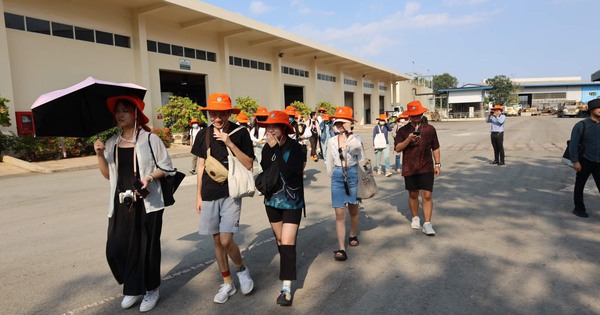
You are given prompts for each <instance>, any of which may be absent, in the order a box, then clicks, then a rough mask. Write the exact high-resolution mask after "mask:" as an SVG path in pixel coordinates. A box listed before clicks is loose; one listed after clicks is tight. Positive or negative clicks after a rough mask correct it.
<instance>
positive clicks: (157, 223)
mask: <svg viewBox="0 0 600 315" xmlns="http://www.w3.org/2000/svg"><path fill="white" fill-rule="evenodd" d="M115 203H116V204H115V212H114V213H113V215H112V217H111V218H109V219H108V235H107V236H108V237H107V240H106V259H107V261H108V265H109V266H110V270H111V271H112V274H113V276H114V277H115V280H117V282H118V283H119V284H123V294H124V295H144V294H146V291H152V290H154V289H156V288H158V286H159V285H160V279H161V278H160V261H161V250H160V234H161V230H162V216H163V212H164V210H159V211H155V212H150V213H146V210H145V209H144V204H143V202H142V201H141V200H139V201H138V202H136V203H135V206H134V207H133V208H132V209H131V210H129V209H128V207H126V206H125V205H124V204H120V203H119V201H118V200H116V201H115Z"/></svg>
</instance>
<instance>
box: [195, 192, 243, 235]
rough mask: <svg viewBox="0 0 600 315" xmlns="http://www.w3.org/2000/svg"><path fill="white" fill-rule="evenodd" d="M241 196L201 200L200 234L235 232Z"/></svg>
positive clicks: (238, 219) (238, 220)
mask: <svg viewBox="0 0 600 315" xmlns="http://www.w3.org/2000/svg"><path fill="white" fill-rule="evenodd" d="M241 208H242V198H237V199H233V198H230V197H227V198H221V199H217V200H212V201H204V200H203V201H202V209H201V211H200V227H199V229H198V233H199V234H200V235H214V234H218V233H236V232H237V231H238V228H239V225H240V214H241Z"/></svg>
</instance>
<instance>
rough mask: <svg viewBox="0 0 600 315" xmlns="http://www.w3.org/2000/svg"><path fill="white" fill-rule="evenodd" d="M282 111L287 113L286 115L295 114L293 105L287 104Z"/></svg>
mask: <svg viewBox="0 0 600 315" xmlns="http://www.w3.org/2000/svg"><path fill="white" fill-rule="evenodd" d="M284 112H285V113H286V114H288V116H296V108H294V106H291V105H290V106H288V107H286V108H285V110H284Z"/></svg>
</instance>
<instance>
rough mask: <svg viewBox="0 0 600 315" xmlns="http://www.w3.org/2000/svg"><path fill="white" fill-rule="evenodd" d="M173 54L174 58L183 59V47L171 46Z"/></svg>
mask: <svg viewBox="0 0 600 315" xmlns="http://www.w3.org/2000/svg"><path fill="white" fill-rule="evenodd" d="M171 54H173V55H174V56H179V57H183V47H181V46H177V45H171Z"/></svg>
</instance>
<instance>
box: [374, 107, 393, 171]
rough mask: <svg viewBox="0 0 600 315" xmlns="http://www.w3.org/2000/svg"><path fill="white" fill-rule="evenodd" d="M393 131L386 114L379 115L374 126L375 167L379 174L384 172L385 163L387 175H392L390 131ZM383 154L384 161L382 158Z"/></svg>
mask: <svg viewBox="0 0 600 315" xmlns="http://www.w3.org/2000/svg"><path fill="white" fill-rule="evenodd" d="M390 131H392V126H390V124H389V123H388V117H387V115H386V114H380V115H379V117H377V125H375V127H373V150H374V151H375V168H377V174H379V175H381V174H382V173H383V165H385V177H390V176H391V175H392V169H391V166H390V145H389V142H388V133H389V132H390ZM382 155H383V163H382V162H381V158H382Z"/></svg>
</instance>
